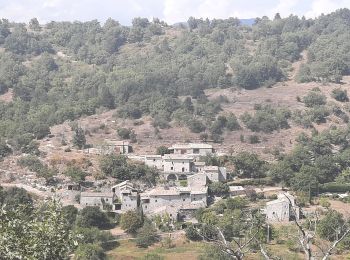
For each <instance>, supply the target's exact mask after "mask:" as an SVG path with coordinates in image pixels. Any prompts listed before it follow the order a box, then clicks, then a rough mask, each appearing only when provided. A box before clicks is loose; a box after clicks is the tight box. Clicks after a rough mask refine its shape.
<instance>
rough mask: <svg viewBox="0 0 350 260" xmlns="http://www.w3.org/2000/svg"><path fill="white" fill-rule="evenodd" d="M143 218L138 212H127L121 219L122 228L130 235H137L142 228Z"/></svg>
mask: <svg viewBox="0 0 350 260" xmlns="http://www.w3.org/2000/svg"><path fill="white" fill-rule="evenodd" d="M142 222H143V221H142V216H141V215H140V214H139V213H138V212H136V211H132V210H130V211H127V212H126V213H124V214H122V215H121V217H120V227H121V228H122V229H124V230H125V231H126V232H127V233H129V234H133V235H134V234H136V231H137V230H138V229H139V228H140V227H141V226H142Z"/></svg>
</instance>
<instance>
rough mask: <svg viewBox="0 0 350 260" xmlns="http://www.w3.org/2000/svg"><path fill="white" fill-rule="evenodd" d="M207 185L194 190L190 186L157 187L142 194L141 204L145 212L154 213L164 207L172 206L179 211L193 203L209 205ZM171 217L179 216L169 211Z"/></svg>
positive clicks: (147, 213)
mask: <svg viewBox="0 0 350 260" xmlns="http://www.w3.org/2000/svg"><path fill="white" fill-rule="evenodd" d="M207 194H208V189H207V187H202V188H198V189H196V190H192V189H191V188H190V187H157V188H154V189H152V190H150V191H148V192H145V193H142V194H141V206H142V210H143V212H144V214H146V215H154V214H155V212H158V211H159V209H160V208H162V207H165V206H166V207H171V208H172V209H175V211H176V212H178V211H179V210H180V209H181V208H184V207H189V206H191V205H198V204H199V203H200V204H201V205H202V206H203V207H206V206H207ZM169 215H170V217H171V218H175V217H176V218H177V214H175V215H176V216H174V214H173V213H169Z"/></svg>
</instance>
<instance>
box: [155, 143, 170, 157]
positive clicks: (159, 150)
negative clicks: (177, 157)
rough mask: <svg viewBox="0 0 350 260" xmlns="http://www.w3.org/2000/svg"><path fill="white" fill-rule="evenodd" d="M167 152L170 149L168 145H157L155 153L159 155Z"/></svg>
mask: <svg viewBox="0 0 350 260" xmlns="http://www.w3.org/2000/svg"><path fill="white" fill-rule="evenodd" d="M169 153H170V151H169V149H168V147H166V146H164V145H162V146H159V147H158V148H157V154H159V155H162V156H163V155H164V154H169Z"/></svg>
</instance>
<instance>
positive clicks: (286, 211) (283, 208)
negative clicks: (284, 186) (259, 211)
mask: <svg viewBox="0 0 350 260" xmlns="http://www.w3.org/2000/svg"><path fill="white" fill-rule="evenodd" d="M265 213H266V219H267V220H268V221H281V222H282V221H290V220H292V219H293V218H296V219H299V218H300V208H299V207H298V206H297V205H296V204H295V199H294V197H293V196H292V195H291V194H289V193H281V194H279V195H278V197H277V199H276V200H273V201H269V202H267V203H266V207H265Z"/></svg>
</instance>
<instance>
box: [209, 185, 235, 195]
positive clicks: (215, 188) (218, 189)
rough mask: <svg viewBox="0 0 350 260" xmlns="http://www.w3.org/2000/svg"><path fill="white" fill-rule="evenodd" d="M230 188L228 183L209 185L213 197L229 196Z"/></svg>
mask: <svg viewBox="0 0 350 260" xmlns="http://www.w3.org/2000/svg"><path fill="white" fill-rule="evenodd" d="M229 192H230V187H229V186H228V185H227V184H226V183H222V182H213V183H210V184H209V193H210V194H211V195H213V196H220V197H225V196H228V194H229Z"/></svg>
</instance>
